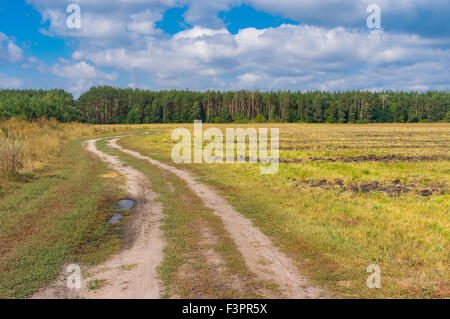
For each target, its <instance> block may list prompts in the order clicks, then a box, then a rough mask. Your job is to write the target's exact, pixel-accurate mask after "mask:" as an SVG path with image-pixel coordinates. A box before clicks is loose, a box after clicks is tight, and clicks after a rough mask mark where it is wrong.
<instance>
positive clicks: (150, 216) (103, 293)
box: [33, 140, 165, 299]
mask: <svg viewBox="0 0 450 319" xmlns="http://www.w3.org/2000/svg"><path fill="white" fill-rule="evenodd" d="M96 142H97V140H90V141H88V142H87V143H86V145H85V147H86V149H87V150H88V151H90V152H92V153H93V154H95V155H97V156H98V157H99V158H100V159H101V160H103V161H104V162H105V163H107V164H108V165H109V166H110V167H111V168H112V169H114V170H115V171H117V172H118V173H120V174H121V175H123V176H125V178H126V189H127V192H128V194H129V197H130V198H131V199H133V200H134V201H135V207H134V208H133V219H132V220H131V221H130V225H129V227H128V228H127V230H126V238H127V239H128V241H127V242H126V245H125V248H124V249H123V250H122V251H121V252H119V253H118V254H117V255H115V256H114V257H112V258H110V259H109V260H108V261H106V262H105V263H103V264H102V265H99V266H97V267H93V268H91V269H86V270H85V271H83V278H82V288H81V289H79V290H70V289H67V288H66V277H65V274H63V275H61V278H60V280H59V281H58V282H56V283H55V284H54V285H53V286H52V287H49V288H47V289H45V290H43V291H40V292H38V293H36V294H35V295H34V296H33V298H36V299H52V298H96V299H102V298H105V299H106V298H108V299H109V298H114V299H128V298H133V299H155V298H160V296H161V289H160V282H159V280H158V276H157V267H158V266H159V264H160V263H161V261H162V258H163V248H164V245H165V244H164V241H163V236H162V231H161V230H160V225H161V219H162V218H163V212H162V206H161V204H160V203H158V202H155V201H154V199H155V197H156V196H157V194H155V193H154V192H152V190H151V189H150V188H149V183H148V180H147V177H146V176H145V175H144V174H142V173H141V172H139V171H138V170H136V169H134V168H132V167H130V166H127V165H123V164H122V163H121V162H120V161H119V159H118V158H117V157H115V156H112V155H108V154H105V153H103V152H101V151H99V150H98V149H97V148H96V146H95V143H96ZM131 265H132V266H131ZM95 280H97V282H102V283H104V285H102V287H99V288H98V289H92V286H91V287H90V288H91V289H89V288H88V283H90V282H93V281H95Z"/></svg>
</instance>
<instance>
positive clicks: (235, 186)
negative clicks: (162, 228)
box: [120, 124, 450, 298]
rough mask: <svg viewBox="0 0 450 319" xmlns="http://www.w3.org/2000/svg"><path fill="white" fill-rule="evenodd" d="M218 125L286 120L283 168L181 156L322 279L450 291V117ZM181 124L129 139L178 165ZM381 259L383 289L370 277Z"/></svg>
mask: <svg viewBox="0 0 450 319" xmlns="http://www.w3.org/2000/svg"><path fill="white" fill-rule="evenodd" d="M212 126H214V127H219V128H221V129H222V130H223V131H224V132H225V128H226V127H242V128H246V127H268V128H270V127H274V128H275V127H276V128H280V161H281V164H280V169H279V172H278V173H277V174H275V175H261V174H260V169H259V166H260V165H261V164H180V165H178V166H179V167H181V168H183V169H186V170H189V171H191V172H193V173H194V174H196V175H197V176H199V177H200V179H201V181H203V182H206V183H208V184H210V185H213V186H214V187H216V188H217V189H219V191H220V193H221V194H222V195H224V196H225V197H226V198H228V200H229V202H230V203H231V204H232V205H233V206H234V207H235V208H236V209H237V210H238V211H239V212H241V213H242V214H244V215H245V216H246V217H249V218H250V219H251V220H252V221H253V222H254V224H255V225H256V226H258V227H259V228H260V229H261V230H262V231H263V232H264V233H265V234H267V235H269V236H270V237H271V238H272V240H273V241H274V243H275V244H276V245H278V246H279V247H280V248H281V249H282V251H284V252H285V253H287V254H288V255H289V256H290V257H291V258H292V259H293V260H294V261H295V263H296V265H297V266H298V268H299V270H300V271H301V272H303V273H305V274H307V275H308V276H309V278H310V279H311V280H312V282H314V283H316V284H319V285H322V286H324V287H326V288H328V289H329V290H331V291H333V292H336V293H337V294H338V295H340V296H342V297H388V298H405V297H412V298H415V297H425V298H427V297H431V298H442V297H449V296H450V291H449V285H450V280H449V278H450V270H449V259H448V258H449V256H448V253H449V248H450V247H449V241H450V232H449V230H450V218H449V213H450V196H449V185H450V184H449V177H450V165H449V164H450V153H449V149H450V148H449V146H450V143H449V142H450V125H448V124H417V125H407V124H406V125H400V124H384V125H383V124H381V125H307V124H304V125H303V124H302V125H300V124H297V125H295V124H292V125H279V124H278V125H275V124H273V125H256V126H255V125H223V126H221V125H205V126H204V129H206V128H208V127H212ZM177 127H180V126H179V125H177V126H176V125H157V126H148V127H147V128H148V132H149V134H148V135H144V136H136V137H133V138H128V139H124V140H122V141H121V142H120V144H121V145H123V146H125V147H127V148H129V149H134V150H137V151H139V152H141V153H142V154H145V155H149V156H151V157H153V158H155V159H158V160H162V161H166V162H167V163H170V164H171V165H174V163H173V162H172V160H171V150H172V148H173V146H174V145H175V143H176V142H175V141H172V140H171V132H172V130H173V129H175V128H177ZM184 127H186V128H188V129H190V130H192V129H193V126H192V125H185V126H184ZM204 144H205V145H206V144H207V143H206V142H205V143H204ZM250 240H251V239H250V238H249V241H250ZM371 264H376V265H379V266H380V268H381V288H380V289H369V288H368V287H367V286H366V279H367V277H368V276H369V274H368V273H367V272H366V268H367V267H368V266H369V265H371Z"/></svg>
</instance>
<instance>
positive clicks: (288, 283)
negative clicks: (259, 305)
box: [110, 140, 327, 299]
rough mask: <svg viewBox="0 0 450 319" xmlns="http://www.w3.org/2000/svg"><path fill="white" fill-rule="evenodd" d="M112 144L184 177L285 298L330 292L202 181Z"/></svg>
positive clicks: (251, 264) (249, 261) (258, 274)
mask: <svg viewBox="0 0 450 319" xmlns="http://www.w3.org/2000/svg"><path fill="white" fill-rule="evenodd" d="M110 146H112V147H115V148H117V149H119V150H121V151H122V152H124V153H126V154H129V155H131V156H134V157H136V158H138V159H141V160H145V161H148V162H149V163H150V164H152V165H155V166H157V167H159V168H160V169H163V170H166V171H169V172H171V173H173V174H175V175H176V176H178V177H179V178H181V179H183V180H184V181H185V182H186V183H187V185H188V186H189V188H190V189H191V190H192V191H193V192H194V193H195V194H196V195H197V196H198V197H199V198H201V200H202V201H203V203H204V205H205V206H206V207H208V208H210V209H212V210H214V212H215V214H216V215H217V216H219V217H220V218H221V220H222V222H223V224H224V227H225V230H226V231H227V232H228V233H229V234H230V236H231V238H232V239H233V241H234V243H235V244H236V246H237V248H238V250H239V251H240V253H241V254H242V256H243V257H244V259H245V263H246V266H247V268H248V269H249V270H250V271H251V272H253V273H254V274H255V275H256V277H257V279H258V280H261V281H264V282H270V283H274V284H276V286H277V288H278V290H279V291H280V296H278V297H282V298H294V299H304V298H320V297H326V296H327V294H326V293H325V292H324V291H323V290H321V289H319V288H316V287H313V286H311V285H310V284H309V283H308V281H307V279H306V278H305V277H303V276H302V275H301V274H300V273H299V272H298V270H297V268H296V267H295V266H294V264H293V263H292V261H291V260H290V259H289V258H288V257H287V256H286V255H285V254H284V253H282V252H281V251H280V250H279V249H278V248H277V247H275V246H274V245H273V244H272V242H271V240H270V239H269V238H268V237H267V236H266V235H264V234H263V233H262V232H261V231H260V230H259V229H258V228H256V227H255V226H254V225H253V223H252V222H251V221H250V220H249V219H247V218H245V217H244V216H242V215H241V214H240V213H238V212H236V211H235V210H234V208H233V207H232V206H231V205H230V204H228V203H227V201H226V200H225V199H224V198H223V197H221V196H219V195H218V194H217V193H216V192H215V191H214V190H213V189H212V188H210V187H209V186H207V185H205V184H202V183H199V182H197V181H196V178H195V177H194V176H192V175H191V174H190V173H188V172H186V171H183V170H180V169H177V168H175V167H172V166H169V165H167V164H164V163H162V162H160V161H157V160H154V159H152V158H150V157H147V156H143V155H141V154H140V153H138V152H135V151H132V150H127V149H124V148H122V147H121V146H119V145H118V144H117V140H112V141H111V143H110Z"/></svg>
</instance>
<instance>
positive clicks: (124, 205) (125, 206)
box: [108, 199, 134, 225]
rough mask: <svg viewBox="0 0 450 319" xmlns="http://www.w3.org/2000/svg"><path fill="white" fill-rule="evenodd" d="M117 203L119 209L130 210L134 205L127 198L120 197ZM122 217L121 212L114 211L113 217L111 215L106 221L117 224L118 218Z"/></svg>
mask: <svg viewBox="0 0 450 319" xmlns="http://www.w3.org/2000/svg"><path fill="white" fill-rule="evenodd" d="M117 204H118V206H119V207H118V209H119V210H130V209H132V208H133V207H134V201H132V200H129V199H122V200H120V201H119V202H118V203H117ZM122 218H123V214H121V213H115V214H114V215H113V217H111V219H110V220H109V221H108V223H109V224H111V225H113V224H117V223H118V222H120V220H121V219H122Z"/></svg>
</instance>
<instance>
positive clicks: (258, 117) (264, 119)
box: [255, 114, 267, 123]
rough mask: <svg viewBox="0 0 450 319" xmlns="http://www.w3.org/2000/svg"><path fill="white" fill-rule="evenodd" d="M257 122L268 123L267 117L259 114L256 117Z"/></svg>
mask: <svg viewBox="0 0 450 319" xmlns="http://www.w3.org/2000/svg"><path fill="white" fill-rule="evenodd" d="M255 122H256V123H266V122H267V120H266V117H265V116H264V115H262V114H259V115H258V116H257V117H255Z"/></svg>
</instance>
